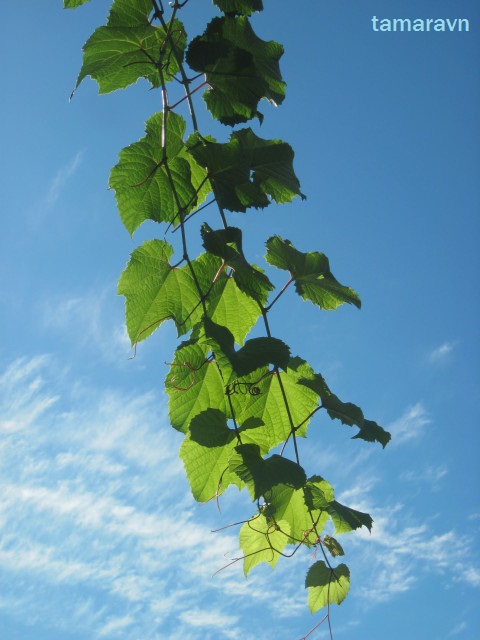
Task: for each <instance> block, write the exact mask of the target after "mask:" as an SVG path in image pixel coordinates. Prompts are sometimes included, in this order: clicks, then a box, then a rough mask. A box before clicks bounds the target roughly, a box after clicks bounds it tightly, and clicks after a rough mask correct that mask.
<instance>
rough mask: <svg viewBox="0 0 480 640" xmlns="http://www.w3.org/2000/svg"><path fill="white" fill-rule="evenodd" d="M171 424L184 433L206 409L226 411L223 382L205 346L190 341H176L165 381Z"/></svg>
mask: <svg viewBox="0 0 480 640" xmlns="http://www.w3.org/2000/svg"><path fill="white" fill-rule="evenodd" d="M165 386H166V388H167V393H168V395H169V398H170V400H169V418H170V422H171V425H172V427H173V428H174V429H177V430H178V431H183V432H184V433H186V432H187V431H188V427H189V425H190V423H191V421H192V420H193V418H195V417H196V416H198V415H199V414H200V413H202V412H204V411H207V409H211V408H212V409H213V408H215V409H218V410H219V411H221V412H222V414H224V413H226V412H227V404H226V396H225V389H224V382H223V379H222V376H221V375H220V372H219V370H218V367H217V365H216V364H215V362H209V361H208V357H207V349H206V348H202V347H201V345H199V344H198V343H194V342H191V341H187V342H183V343H182V344H180V346H179V347H178V349H177V350H176V352H175V357H174V360H173V363H172V364H171V365H170V371H169V372H168V374H167V377H166V380H165Z"/></svg>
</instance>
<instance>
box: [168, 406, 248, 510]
mask: <svg viewBox="0 0 480 640" xmlns="http://www.w3.org/2000/svg"><path fill="white" fill-rule="evenodd" d="M236 444H238V441H237V438H236V435H235V431H233V430H232V429H229V428H228V426H227V422H226V417H225V415H224V414H223V413H222V412H221V411H219V410H218V409H207V410H206V411H203V412H202V413H200V414H198V415H197V416H195V418H193V420H192V421H191V423H190V430H189V434H188V435H187V437H186V438H185V439H184V441H183V443H182V446H181V447H180V457H181V458H182V460H183V463H184V465H185V471H186V473H187V478H188V481H189V483H190V487H191V490H192V493H193V496H194V498H195V500H198V501H199V502H207V501H208V500H211V499H212V498H215V497H216V496H218V495H220V494H221V493H223V492H224V491H225V489H226V488H227V487H228V485H230V484H236V485H237V486H238V487H239V488H241V487H242V486H243V483H242V481H241V480H240V479H239V477H238V476H237V475H236V474H234V473H232V472H230V471H229V468H228V461H229V458H230V455H231V454H232V452H233V449H234V447H235V445H236Z"/></svg>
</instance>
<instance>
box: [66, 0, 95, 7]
mask: <svg viewBox="0 0 480 640" xmlns="http://www.w3.org/2000/svg"><path fill="white" fill-rule="evenodd" d="M86 2H90V0H63V8H64V9H76V8H77V7H79V6H80V5H81V4H85V3H86Z"/></svg>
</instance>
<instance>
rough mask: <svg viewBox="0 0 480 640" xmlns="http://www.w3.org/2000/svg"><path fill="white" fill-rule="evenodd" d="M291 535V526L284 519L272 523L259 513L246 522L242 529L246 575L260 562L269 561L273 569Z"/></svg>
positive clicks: (241, 541) (241, 542)
mask: <svg viewBox="0 0 480 640" xmlns="http://www.w3.org/2000/svg"><path fill="white" fill-rule="evenodd" d="M289 535H290V527H289V524H288V522H285V521H284V520H280V521H279V522H276V523H271V522H268V521H267V519H266V518H265V516H264V515H263V514H259V515H257V516H254V517H253V518H250V520H248V522H245V523H244V525H243V526H242V528H241V529H240V547H241V548H242V551H243V553H244V555H245V557H244V560H243V571H244V574H245V576H247V575H248V572H249V571H250V570H251V569H253V567H254V566H255V565H257V564H259V563H260V562H268V564H269V565H270V566H271V567H272V569H273V568H274V567H275V565H276V564H277V562H278V560H279V558H280V555H281V552H282V551H283V549H284V548H285V547H286V546H287V544H288V539H289Z"/></svg>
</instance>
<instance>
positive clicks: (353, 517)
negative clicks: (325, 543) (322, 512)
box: [327, 500, 373, 533]
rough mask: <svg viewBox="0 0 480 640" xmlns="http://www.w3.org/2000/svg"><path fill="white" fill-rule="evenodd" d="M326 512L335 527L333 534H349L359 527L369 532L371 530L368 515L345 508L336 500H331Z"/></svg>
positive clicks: (370, 518)
mask: <svg viewBox="0 0 480 640" xmlns="http://www.w3.org/2000/svg"><path fill="white" fill-rule="evenodd" d="M327 511H328V513H329V514H330V517H331V518H332V520H333V524H334V525H335V533H349V532H350V531H353V530H354V529H359V528H360V527H366V528H367V529H368V530H369V531H371V530H372V525H373V520H372V517H371V516H370V514H368V513H363V512H362V511H356V510H355V509H351V508H350V507H346V506H345V505H344V504H340V502H337V501H336V500H333V501H332V502H331V503H330V504H329V505H328V507H327Z"/></svg>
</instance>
